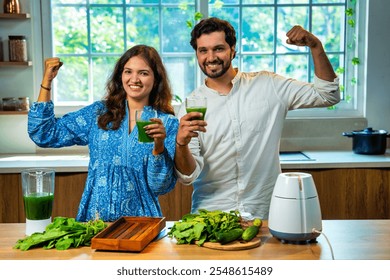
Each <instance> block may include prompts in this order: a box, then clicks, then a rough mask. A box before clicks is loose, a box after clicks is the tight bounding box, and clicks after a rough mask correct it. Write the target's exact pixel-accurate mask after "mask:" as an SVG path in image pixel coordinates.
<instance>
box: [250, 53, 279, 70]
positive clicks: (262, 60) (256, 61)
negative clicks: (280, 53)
mask: <svg viewBox="0 0 390 280" xmlns="http://www.w3.org/2000/svg"><path fill="white" fill-rule="evenodd" d="M260 70H268V71H273V70H274V57H273V55H245V56H244V57H243V67H242V71H243V72H258V71H260Z"/></svg>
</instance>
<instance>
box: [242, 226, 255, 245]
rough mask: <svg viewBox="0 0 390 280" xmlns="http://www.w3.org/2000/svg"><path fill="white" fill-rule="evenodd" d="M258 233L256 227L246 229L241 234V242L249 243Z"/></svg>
mask: <svg viewBox="0 0 390 280" xmlns="http://www.w3.org/2000/svg"><path fill="white" fill-rule="evenodd" d="M258 233H259V227H258V226H250V227H247V228H246V229H245V230H244V232H243V233H242V236H241V238H242V240H244V241H251V240H252V239H253V238H255V236H256V235H257V234H258Z"/></svg>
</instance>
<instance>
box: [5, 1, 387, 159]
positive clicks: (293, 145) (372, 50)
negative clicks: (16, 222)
mask: <svg viewBox="0 0 390 280" xmlns="http://www.w3.org/2000/svg"><path fill="white" fill-rule="evenodd" d="M20 3H21V6H22V12H29V13H31V16H32V18H31V19H30V20H23V21H14V20H13V21H7V20H1V21H0V37H2V40H5V38H8V35H26V36H27V41H28V54H29V57H30V58H31V59H32V60H33V66H32V67H28V68H18V67H0V98H1V97H8V96H29V97H30V99H31V100H34V99H35V98H36V96H37V93H38V90H39V82H40V79H41V77H42V60H43V56H42V44H41V36H42V34H41V30H40V28H39V26H40V13H41V11H40V9H39V4H37V3H39V2H38V1H36V0H34V2H32V1H29V0H20ZM366 9H367V10H368V19H367V20H368V38H367V49H366V51H367V54H366V57H367V61H366V63H365V64H364V62H363V65H362V66H363V67H366V70H367V71H366V73H367V74H366V75H367V82H366V84H365V86H366V91H367V98H366V101H367V103H366V107H365V115H364V116H362V117H361V118H348V119H322V120H321V119H316V120H315V119H306V120H304V121H302V120H295V119H294V120H287V121H286V126H285V129H284V133H283V138H282V139H281V147H282V150H310V149H312V150H313V149H315V150H318V149H324V150H332V149H335V150H348V149H352V141H351V139H350V138H347V137H343V136H341V133H342V132H343V131H351V130H356V129H362V128H364V127H365V126H372V127H373V128H374V129H385V130H387V131H390V121H389V120H390V110H389V105H390V90H389V89H390V76H389V74H388V73H389V70H390V54H389V51H388V49H389V46H390V36H389V32H388V26H390V17H389V16H388V15H389V13H390V1H388V0H367V7H366ZM11 32H12V33H14V34H11ZM46 33H47V32H45V34H44V36H50V34H46ZM5 43H6V44H5V47H7V43H8V42H5ZM6 54H8V52H7V53H6ZM35 77H36V78H35ZM34 93H35V94H34ZM362 94H363V93H362ZM364 117H366V118H364ZM22 118H23V117H22ZM23 122H25V120H23ZM0 129H1V136H0V153H7V152H10V151H12V152H20V153H31V152H35V146H33V145H31V142H30V141H29V140H28V139H27V140H26V139H25V137H24V136H23V137H19V135H25V130H24V127H23V126H21V125H20V118H19V117H18V118H13V117H9V116H1V115H0ZM4 130H5V131H4ZM18 137H19V138H20V139H22V140H23V139H25V140H23V141H27V143H24V144H23V145H22V144H20V143H18V144H15V147H14V148H13V149H10V148H9V145H10V143H12V139H16V138H18ZM19 138H18V139H19ZM388 142H390V141H388ZM5 143H7V144H6V145H5ZM1 147H6V148H1Z"/></svg>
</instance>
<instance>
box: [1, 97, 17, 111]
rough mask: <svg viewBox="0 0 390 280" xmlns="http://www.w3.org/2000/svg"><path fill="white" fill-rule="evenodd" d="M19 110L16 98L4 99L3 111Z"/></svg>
mask: <svg viewBox="0 0 390 280" xmlns="http://www.w3.org/2000/svg"><path fill="white" fill-rule="evenodd" d="M18 108H19V101H18V99H17V98H15V97H5V98H3V111H17V109H18Z"/></svg>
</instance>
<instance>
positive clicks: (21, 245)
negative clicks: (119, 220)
mask: <svg viewBox="0 0 390 280" xmlns="http://www.w3.org/2000/svg"><path fill="white" fill-rule="evenodd" d="M106 227H107V224H105V223H104V221H102V220H100V219H97V220H93V221H88V222H86V223H83V222H77V221H76V220H75V219H74V218H66V217H55V218H54V220H53V222H52V223H50V224H49V225H48V226H47V227H46V229H45V231H44V232H42V233H38V232H36V233H33V234H31V235H30V236H27V237H25V238H23V239H19V240H18V241H17V242H16V244H15V246H14V249H20V250H21V251H26V250H29V249H31V248H35V247H43V248H44V249H52V248H56V249H57V250H67V249H69V248H71V247H74V248H77V247H80V246H90V245H91V239H92V238H93V237H94V236H95V235H96V234H98V233H99V232H100V231H102V230H103V229H104V228H106Z"/></svg>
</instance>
